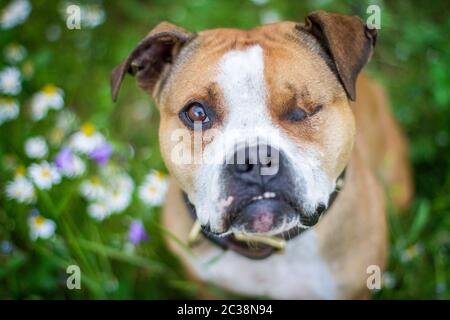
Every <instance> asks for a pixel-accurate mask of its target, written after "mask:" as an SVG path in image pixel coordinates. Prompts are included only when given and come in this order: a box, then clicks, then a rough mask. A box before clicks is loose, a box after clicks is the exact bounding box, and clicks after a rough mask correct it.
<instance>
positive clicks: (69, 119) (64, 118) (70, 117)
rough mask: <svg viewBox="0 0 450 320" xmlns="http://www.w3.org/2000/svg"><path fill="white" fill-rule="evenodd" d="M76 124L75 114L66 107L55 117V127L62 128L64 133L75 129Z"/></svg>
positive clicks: (77, 123)
mask: <svg viewBox="0 0 450 320" xmlns="http://www.w3.org/2000/svg"><path fill="white" fill-rule="evenodd" d="M78 125H79V122H78V117H77V115H76V114H75V113H73V112H72V111H70V110H68V109H65V110H62V111H61V112H59V113H58V115H57V117H56V127H58V128H60V129H62V130H64V132H66V133H67V132H70V131H72V130H75V128H77V127H78Z"/></svg>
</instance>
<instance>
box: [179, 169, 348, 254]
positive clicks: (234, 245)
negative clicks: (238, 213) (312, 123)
mask: <svg viewBox="0 0 450 320" xmlns="http://www.w3.org/2000/svg"><path fill="white" fill-rule="evenodd" d="M345 172H346V169H344V171H342V173H341V175H340V176H339V177H338V179H337V182H336V188H335V190H334V191H333V193H332V194H331V195H330V199H329V200H328V206H327V209H326V210H325V211H323V212H322V213H321V214H322V215H323V214H325V213H326V211H328V210H329V209H330V207H331V206H332V204H333V203H334V201H335V200H336V198H337V196H338V193H339V191H340V190H341V189H342V186H343V182H344V178H345ZM183 199H184V201H185V204H186V208H187V211H188V212H189V215H190V216H191V218H192V220H193V221H194V222H195V223H196V221H197V213H196V211H195V207H194V205H193V204H192V203H191V202H190V201H189V199H188V197H187V195H186V193H185V192H183ZM305 230H307V229H300V228H296V229H295V231H289V232H288V234H287V235H286V239H289V240H290V239H292V238H294V237H296V236H297V235H299V234H300V233H302V232H303V231H305ZM201 233H202V234H203V236H204V237H205V238H206V239H208V240H209V241H211V242H212V243H214V244H215V245H217V246H219V247H220V248H222V249H223V250H228V249H230V250H233V251H235V252H236V253H239V254H240V255H243V256H245V257H247V258H250V259H257V260H258V259H265V258H267V257H269V256H271V255H272V254H273V253H274V252H275V251H276V249H275V248H273V247H270V246H265V245H262V246H261V245H254V244H252V245H251V246H250V245H249V244H248V243H247V242H242V241H237V240H236V239H235V238H234V236H233V235H228V236H225V237H222V236H217V235H216V234H214V233H211V232H209V231H207V230H205V229H203V228H201Z"/></svg>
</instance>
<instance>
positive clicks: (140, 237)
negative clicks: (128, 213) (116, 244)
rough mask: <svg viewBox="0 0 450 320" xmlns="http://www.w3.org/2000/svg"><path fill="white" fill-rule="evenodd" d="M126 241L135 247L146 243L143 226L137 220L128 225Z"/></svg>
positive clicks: (145, 233) (146, 238)
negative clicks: (143, 242)
mask: <svg viewBox="0 0 450 320" xmlns="http://www.w3.org/2000/svg"><path fill="white" fill-rule="evenodd" d="M128 239H129V240H130V241H131V242H132V243H133V244H134V245H137V244H139V243H140V242H142V241H145V242H146V241H148V235H147V232H146V231H145V228H144V225H143V224H142V222H141V221H139V220H133V221H132V222H131V225H130V230H129V232H128Z"/></svg>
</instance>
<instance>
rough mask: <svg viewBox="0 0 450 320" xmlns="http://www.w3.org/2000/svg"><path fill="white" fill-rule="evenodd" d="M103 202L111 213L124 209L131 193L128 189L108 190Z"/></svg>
mask: <svg viewBox="0 0 450 320" xmlns="http://www.w3.org/2000/svg"><path fill="white" fill-rule="evenodd" d="M104 202H105V203H107V205H108V207H109V209H110V211H111V212H112V213H119V212H122V211H124V210H125V209H126V208H127V207H128V206H129V205H130V202H131V193H130V192H129V191H128V190H121V189H117V190H108V191H107V193H106V195H105V199H104Z"/></svg>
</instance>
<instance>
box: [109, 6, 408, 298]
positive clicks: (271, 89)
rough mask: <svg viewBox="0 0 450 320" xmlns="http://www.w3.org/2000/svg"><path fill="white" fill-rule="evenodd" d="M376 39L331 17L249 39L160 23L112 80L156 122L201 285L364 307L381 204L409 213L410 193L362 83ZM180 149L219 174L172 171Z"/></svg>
mask: <svg viewBox="0 0 450 320" xmlns="http://www.w3.org/2000/svg"><path fill="white" fill-rule="evenodd" d="M376 40H377V30H376V29H370V28H368V27H367V26H366V25H365V24H364V22H363V21H362V20H361V19H360V18H358V17H356V16H346V15H341V14H337V13H329V12H325V11H315V12H312V13H310V14H309V15H308V16H307V17H306V18H305V21H304V23H296V22H279V23H273V24H268V25H263V26H260V27H257V28H255V29H252V30H238V29H212V30H206V31H202V32H198V33H190V32H188V31H186V30H184V29H182V28H180V27H178V26H175V25H173V24H170V23H168V22H162V23H160V24H159V25H157V26H156V27H155V28H154V29H153V30H151V31H150V33H149V34H148V35H147V36H146V37H145V38H144V39H143V40H142V41H141V42H140V43H139V44H138V45H137V47H136V48H135V49H134V50H133V51H132V52H131V53H130V55H129V56H128V57H127V58H126V59H125V60H124V61H123V62H122V63H121V64H120V65H118V66H117V67H116V68H115V69H114V70H113V72H112V76H111V88H112V97H113V100H114V101H115V100H116V98H117V95H118V92H119V89H120V86H121V83H122V80H123V79H124V77H125V75H126V74H127V73H128V74H131V75H133V76H134V77H135V78H136V82H137V85H138V86H139V87H140V88H141V89H143V90H144V91H146V92H147V93H149V94H150V96H151V97H152V98H153V99H154V101H155V102H156V104H157V106H158V108H159V110H160V118H161V120H160V127H159V139H160V146H161V152H162V156H163V158H164V161H165V164H166V165H167V168H168V170H169V172H170V176H171V178H170V187H169V190H168V193H167V198H166V203H165V205H164V208H163V214H162V223H163V226H164V227H165V228H166V229H168V230H170V233H172V237H169V239H168V243H169V246H170V248H171V250H173V251H174V252H175V253H176V254H177V255H178V256H179V257H180V259H181V261H182V263H183V265H184V267H185V268H186V271H187V273H188V274H189V275H190V276H191V277H192V278H193V279H196V280H198V281H199V282H201V283H211V284H213V285H217V286H219V287H222V288H224V289H225V290H226V291H230V292H234V293H238V294H241V295H246V296H262V297H268V298H275V299H355V298H368V297H369V295H370V290H369V289H368V285H367V279H368V276H369V275H370V274H368V270H371V269H370V268H371V266H375V268H378V269H379V270H381V271H382V270H383V268H384V267H385V264H386V257H387V225H386V207H387V201H386V199H389V201H390V202H391V203H393V204H394V205H395V206H397V207H399V208H406V207H407V206H408V204H409V202H410V200H411V197H412V194H413V187H412V179H411V169H410V164H409V162H408V148H407V141H406V139H405V137H404V134H403V133H402V131H401V129H400V127H399V125H398V124H397V123H396V122H395V120H394V118H393V116H392V115H391V113H390V110H389V107H388V101H387V98H386V95H385V94H384V92H383V90H382V88H381V87H380V86H379V85H378V84H377V83H376V82H375V81H374V80H372V79H370V78H369V77H368V76H367V75H365V74H364V73H361V70H362V68H363V67H364V65H365V64H366V63H367V62H368V61H369V59H370V58H371V55H372V50H373V48H374V46H375V43H376ZM357 95H358V98H356V96H357ZM177 130H181V131H182V132H187V139H184V140H183V141H180V139H178V140H177V139H174V137H173V133H174V132H176V131H177ZM196 134H201V140H200V143H198V146H197V147H196V148H194V147H193V146H192V142H193V140H194V139H195V135H196ZM273 137H277V138H278V139H273ZM275 140H276V141H275ZM249 141H250V142H249ZM180 146H181V147H184V148H185V149H186V150H192V149H194V151H193V152H192V153H193V155H194V156H201V157H204V158H206V159H210V160H211V159H212V161H210V162H205V161H186V162H182V161H177V160H176V157H174V150H175V149H177V148H179V147H180ZM275 154H277V155H278V156H277V157H273V156H272V155H275ZM239 155H240V156H241V160H242V161H241V162H238V161H229V160H230V159H232V160H236V158H237V157H239ZM230 157H231V158H230ZM271 168H276V169H275V170H273V173H272V174H263V169H267V170H269V171H270V169H271ZM386 194H387V198H386ZM196 225H197V227H198V229H201V231H202V234H203V236H202V239H201V240H200V241H199V242H198V241H197V242H198V243H197V245H196V246H194V247H193V248H192V250H186V249H185V248H184V246H182V245H181V246H180V245H179V243H180V241H181V242H182V243H188V242H189V240H192V239H190V234H191V236H192V231H191V228H192V227H193V226H194V227H195V226H196ZM238 235H241V238H238ZM242 235H244V236H242ZM252 236H253V237H252ZM194 237H195V231H194ZM246 237H249V238H246ZM258 237H259V238H261V239H263V240H261V241H262V242H259V241H252V239H259V238H258ZM173 238H177V239H178V241H175V240H173ZM245 239H247V241H245ZM248 239H250V240H248ZM283 239H284V242H282V243H283V244H284V245H285V247H284V249H283V250H276V247H277V245H276V244H279V240H281V241H283ZM194 240H195V239H194ZM271 241H272V242H273V241H275V243H276V244H272V242H271ZM277 241H278V242H277Z"/></svg>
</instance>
